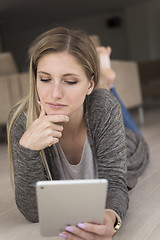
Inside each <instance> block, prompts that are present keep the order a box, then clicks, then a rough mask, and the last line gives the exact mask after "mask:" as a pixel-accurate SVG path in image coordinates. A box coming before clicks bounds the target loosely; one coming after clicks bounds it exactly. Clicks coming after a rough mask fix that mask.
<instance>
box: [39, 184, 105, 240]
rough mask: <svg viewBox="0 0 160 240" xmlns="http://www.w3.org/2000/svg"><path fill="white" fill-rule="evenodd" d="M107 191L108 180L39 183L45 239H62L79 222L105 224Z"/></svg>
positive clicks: (40, 215) (42, 230) (41, 225)
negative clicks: (59, 236) (61, 234)
mask: <svg viewBox="0 0 160 240" xmlns="http://www.w3.org/2000/svg"><path fill="white" fill-rule="evenodd" d="M107 188H108V181H107V180H106V179H83V180H59V181H39V182H37V184H36V193H37V203H38V213H39V222H40V232H41V235H42V236H48V237H49V236H58V235H59V234H60V233H61V232H62V231H63V230H64V229H65V227H66V226H67V225H76V224H78V223H79V222H93V223H97V224H102V223H103V220H104V209H105V203H106V197H107Z"/></svg>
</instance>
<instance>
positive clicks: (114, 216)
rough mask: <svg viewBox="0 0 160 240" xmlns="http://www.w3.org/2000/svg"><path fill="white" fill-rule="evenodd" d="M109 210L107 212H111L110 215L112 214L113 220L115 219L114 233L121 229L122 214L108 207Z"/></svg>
mask: <svg viewBox="0 0 160 240" xmlns="http://www.w3.org/2000/svg"><path fill="white" fill-rule="evenodd" d="M105 211H106V212H107V214H110V216H112V221H113V227H114V230H115V232H114V234H115V233H116V232H117V231H118V230H119V229H120V227H121V225H122V221H121V218H120V216H119V215H118V214H117V213H116V212H115V211H114V210H112V209H106V210H105Z"/></svg>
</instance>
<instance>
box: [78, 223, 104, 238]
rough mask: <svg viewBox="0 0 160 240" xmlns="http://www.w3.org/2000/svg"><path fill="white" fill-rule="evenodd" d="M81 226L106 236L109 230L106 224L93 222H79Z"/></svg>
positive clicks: (88, 230)
mask: <svg viewBox="0 0 160 240" xmlns="http://www.w3.org/2000/svg"><path fill="white" fill-rule="evenodd" d="M77 226H78V227H79V228H81V229H83V230H84V231H87V232H90V233H94V234H97V235H99V236H104V235H105V234H106V232H107V227H106V225H101V224H100V225H99V224H92V223H78V225H77Z"/></svg>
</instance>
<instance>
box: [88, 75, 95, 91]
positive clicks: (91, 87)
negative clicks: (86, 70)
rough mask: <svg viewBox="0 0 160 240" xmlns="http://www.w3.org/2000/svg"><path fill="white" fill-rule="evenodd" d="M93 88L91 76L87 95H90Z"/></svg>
mask: <svg viewBox="0 0 160 240" xmlns="http://www.w3.org/2000/svg"><path fill="white" fill-rule="evenodd" d="M93 89H94V77H92V78H91V80H90V81H89V86H88V90H87V95H90V94H91V92H92V91H93Z"/></svg>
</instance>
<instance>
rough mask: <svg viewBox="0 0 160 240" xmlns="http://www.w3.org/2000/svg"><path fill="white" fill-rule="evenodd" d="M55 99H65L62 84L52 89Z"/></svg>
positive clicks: (54, 85)
mask: <svg viewBox="0 0 160 240" xmlns="http://www.w3.org/2000/svg"><path fill="white" fill-rule="evenodd" d="M51 95H52V98H53V99H61V98H62V97H63V89H62V86H61V84H60V83H54V84H53V86H52V89H51Z"/></svg>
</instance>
